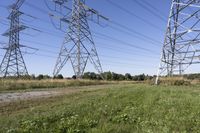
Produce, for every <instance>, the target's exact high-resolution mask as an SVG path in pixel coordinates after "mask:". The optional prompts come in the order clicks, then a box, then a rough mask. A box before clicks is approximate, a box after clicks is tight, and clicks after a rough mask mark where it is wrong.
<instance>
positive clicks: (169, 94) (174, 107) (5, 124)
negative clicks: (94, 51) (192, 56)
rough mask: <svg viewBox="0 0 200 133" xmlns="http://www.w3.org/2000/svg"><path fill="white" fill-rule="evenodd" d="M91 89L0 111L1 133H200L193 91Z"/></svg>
mask: <svg viewBox="0 0 200 133" xmlns="http://www.w3.org/2000/svg"><path fill="white" fill-rule="evenodd" d="M91 87H93V88H94V89H95V90H91V89H92V88H91ZM91 87H88V88H90V90H88V91H87V90H84V91H80V92H77V93H74V94H68V95H62V96H56V97H51V98H46V99H37V100H29V101H18V102H15V103H10V104H8V105H4V107H2V105H1V112H0V132H9V133H15V132H16V133H88V132H89V133H132V132H138V133H143V132H144V133H146V132H148V133H151V132H152V133H161V132H162V133H165V132H166V133H167V132H195V133H196V132H200V88H199V87H198V86H153V85H152V86H151V85H145V84H126V85H125V84H121V85H119V84H118V85H104V89H102V88H101V89H98V86H97V87H94V86H91Z"/></svg>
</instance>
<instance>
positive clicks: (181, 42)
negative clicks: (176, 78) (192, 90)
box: [156, 0, 200, 84]
mask: <svg viewBox="0 0 200 133" xmlns="http://www.w3.org/2000/svg"><path fill="white" fill-rule="evenodd" d="M199 53H200V0H172V6H171V11H170V15H169V20H168V24H167V31H166V34H165V40H164V44H163V48H162V55H161V62H160V65H159V70H158V73H157V78H156V84H158V80H159V76H161V75H167V76H173V75H181V74H183V73H184V71H185V70H186V69H187V68H188V67H189V66H190V65H192V64H199V63H200V54H199Z"/></svg>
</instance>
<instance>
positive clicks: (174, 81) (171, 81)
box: [159, 78, 191, 86]
mask: <svg viewBox="0 0 200 133" xmlns="http://www.w3.org/2000/svg"><path fill="white" fill-rule="evenodd" d="M159 84H163V85H175V86H181V85H186V86H187V85H191V82H190V81H187V80H184V79H173V78H171V79H169V78H168V79H162V80H161V81H160V82H159Z"/></svg>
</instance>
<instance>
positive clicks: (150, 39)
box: [25, 3, 161, 45]
mask: <svg viewBox="0 0 200 133" xmlns="http://www.w3.org/2000/svg"><path fill="white" fill-rule="evenodd" d="M25 4H26V3H25ZM28 6H31V7H32V8H34V9H39V10H38V11H41V12H42V13H45V14H47V13H48V11H46V10H44V9H41V8H39V7H37V6H35V5H33V4H31V3H28ZM48 14H49V13H48ZM109 22H110V23H111V24H114V25H116V26H119V27H120V28H123V29H125V30H127V31H129V32H131V33H134V34H136V35H138V36H140V37H142V40H143V39H145V40H148V42H150V43H151V44H153V45H156V44H158V45H159V44H161V42H159V41H157V40H155V39H153V38H151V37H149V36H146V35H144V34H142V33H139V32H137V31H136V30H133V29H131V28H130V27H127V26H124V25H122V24H120V23H118V22H115V21H113V20H109ZM48 23H49V22H48ZM109 27H110V28H112V29H114V30H117V31H119V32H122V30H120V29H119V28H116V27H113V26H109ZM123 33H126V34H128V33H127V32H125V31H123ZM129 36H130V34H129ZM138 36H135V37H137V38H139V39H141V38H140V37H138Z"/></svg>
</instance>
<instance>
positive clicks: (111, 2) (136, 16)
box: [106, 0, 163, 31]
mask: <svg viewBox="0 0 200 133" xmlns="http://www.w3.org/2000/svg"><path fill="white" fill-rule="evenodd" d="M106 1H107V2H108V3H110V4H111V5H113V6H115V7H117V8H118V9H120V10H122V11H123V12H126V13H127V14H129V15H131V16H133V17H135V18H137V19H139V20H140V21H142V22H143V23H145V24H147V25H150V26H152V27H154V28H155V29H158V30H161V31H163V29H161V28H160V27H158V26H157V25H155V24H153V23H151V22H148V20H145V19H144V18H142V17H140V16H138V15H136V14H135V13H133V12H131V11H129V10H127V9H126V8H124V7H122V6H121V5H119V4H117V3H115V2H113V1H111V0H106Z"/></svg>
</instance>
